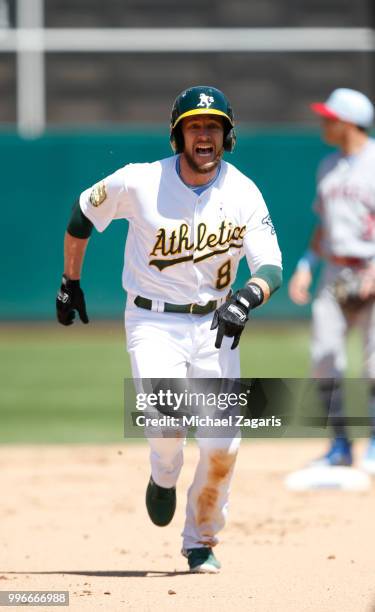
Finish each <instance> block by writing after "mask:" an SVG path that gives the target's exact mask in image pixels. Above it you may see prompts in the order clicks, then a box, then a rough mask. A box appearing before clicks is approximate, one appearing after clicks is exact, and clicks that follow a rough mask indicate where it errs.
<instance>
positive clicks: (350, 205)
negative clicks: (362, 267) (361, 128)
mask: <svg viewBox="0 0 375 612" xmlns="http://www.w3.org/2000/svg"><path fill="white" fill-rule="evenodd" d="M315 210H316V211H317V212H318V214H319V215H320V216H321V220H322V225H323V228H324V240H325V244H324V247H325V251H327V252H328V254H330V255H336V256H341V257H343V256H345V257H359V258H364V259H367V258H373V257H375V141H374V140H373V139H369V140H368V142H367V144H366V145H365V146H364V147H363V149H362V150H361V151H360V152H359V153H358V154H357V155H351V156H343V155H342V153H340V152H337V153H333V154H331V155H328V156H327V157H326V158H325V159H323V161H322V162H321V164H320V167H319V170H318V189H317V201H316V203H315Z"/></svg>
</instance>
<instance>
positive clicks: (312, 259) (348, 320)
mask: <svg viewBox="0 0 375 612" xmlns="http://www.w3.org/2000/svg"><path fill="white" fill-rule="evenodd" d="M311 107H312V110H313V111H314V112H315V113H317V114H318V115H320V117H321V120H322V136H323V139H324V140H325V142H327V143H328V144H330V145H334V146H336V147H338V149H339V150H338V151H337V152H335V153H332V154H330V155H328V156H327V157H326V158H324V159H323V160H322V162H321V164H320V166H319V169H318V176H317V196H316V200H315V205H314V209H315V212H316V213H317V214H318V216H319V217H320V221H319V223H318V225H317V227H316V229H315V231H314V233H313V236H312V239H311V243H310V247H309V250H308V251H306V253H305V254H304V256H303V257H302V258H301V259H300V261H299V262H298V264H297V268H296V271H295V273H294V275H293V277H292V279H291V281H290V283H289V295H290V297H291V299H292V300H293V301H294V302H295V303H296V304H306V303H307V302H308V301H309V300H310V295H309V287H310V284H311V282H312V277H313V269H314V266H315V264H316V263H317V262H318V260H319V258H321V259H323V260H324V264H325V265H324V269H323V271H322V278H321V281H320V286H319V289H318V293H317V296H316V298H315V300H314V301H313V305H312V343H311V356H312V376H313V377H315V378H319V379H321V380H320V385H319V387H320V394H321V399H322V401H323V403H324V404H325V407H326V410H327V414H329V416H330V421H329V422H330V423H331V424H332V427H333V432H334V438H333V440H332V443H331V446H330V448H329V450H328V452H327V453H326V454H325V455H324V456H323V457H322V458H320V459H318V460H316V461H314V462H313V464H314V465H328V466H330V465H351V464H352V462H353V455H352V448H351V446H352V445H351V442H350V440H349V439H348V434H347V427H346V419H345V416H344V411H343V389H342V378H343V376H344V373H345V368H346V347H345V340H346V335H347V332H348V330H349V329H350V328H351V327H352V326H353V325H356V326H358V327H360V329H361V331H362V332H363V351H364V356H363V376H365V377H368V378H370V379H375V302H374V298H375V172H374V170H375V141H374V140H373V139H372V138H370V137H369V135H368V129H369V127H370V126H371V124H372V121H373V116H374V109H373V105H372V103H371V102H370V100H369V99H368V98H367V97H366V96H365V95H363V94H362V93H360V92H358V91H354V90H351V89H344V88H341V89H337V90H335V91H334V92H333V93H332V94H331V95H330V96H329V98H328V99H327V101H326V102H325V103H315V104H312V105H311ZM345 283H347V285H351V289H349V290H348V291H346V295H345ZM353 286H357V295H355V296H353V295H349V296H348V292H349V294H350V292H352V293H353ZM343 289H344V292H343V291H342V290H343ZM340 291H341V293H344V296H343V298H342V297H341V293H340ZM369 404H370V405H369V411H370V418H371V424H372V426H371V438H370V444H369V446H368V449H367V452H366V455H365V457H364V458H363V460H362V467H363V468H364V469H366V470H367V471H368V472H370V473H372V474H375V381H374V384H371V385H370V398H369Z"/></svg>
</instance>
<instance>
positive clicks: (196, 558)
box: [181, 546, 221, 574]
mask: <svg viewBox="0 0 375 612" xmlns="http://www.w3.org/2000/svg"><path fill="white" fill-rule="evenodd" d="M181 552H182V554H183V556H184V557H186V558H187V560H188V563H189V568H190V571H191V572H193V573H195V574H218V573H219V571H220V568H221V565H220V561H218V560H217V559H216V557H215V555H214V553H213V552H212V548H209V547H207V546H203V547H202V548H187V549H183V550H182V551H181Z"/></svg>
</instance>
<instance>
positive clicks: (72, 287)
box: [56, 274, 89, 325]
mask: <svg viewBox="0 0 375 612" xmlns="http://www.w3.org/2000/svg"><path fill="white" fill-rule="evenodd" d="M75 311H77V312H78V315H79V318H80V319H81V321H82V323H88V322H89V318H88V316H87V312H86V303H85V296H84V294H83V291H82V289H81V287H80V285H79V280H70V279H69V278H67V277H66V276H65V274H63V277H62V281H61V287H60V291H59V292H58V294H57V297H56V314H57V320H58V321H59V323H61V325H72V323H73V321H74V319H75V316H76V313H75Z"/></svg>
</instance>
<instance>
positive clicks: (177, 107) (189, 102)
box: [170, 85, 236, 153]
mask: <svg viewBox="0 0 375 612" xmlns="http://www.w3.org/2000/svg"><path fill="white" fill-rule="evenodd" d="M192 115H219V116H220V117H223V119H224V142H223V147H224V150H225V151H229V152H230V153H231V152H232V151H233V149H234V145H235V143H236V134H235V131H234V119H233V111H232V107H231V105H230V103H229V102H228V100H227V98H226V97H225V96H224V94H223V92H222V91H220V90H219V89H216V88H215V87H208V86H206V85H197V86H196V87H190V88H189V89H185V91H182V92H181V93H180V94H179V95H178V96H177V98H176V100H175V101H174V104H173V108H172V114H171V132H170V141H171V146H172V149H173V151H174V152H175V153H181V152H182V151H183V148H184V139H183V136H182V130H181V123H180V121H181V119H183V118H184V117H191V116H192Z"/></svg>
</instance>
